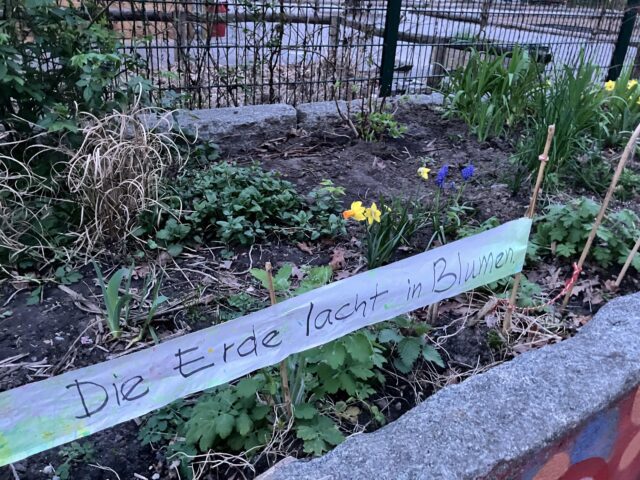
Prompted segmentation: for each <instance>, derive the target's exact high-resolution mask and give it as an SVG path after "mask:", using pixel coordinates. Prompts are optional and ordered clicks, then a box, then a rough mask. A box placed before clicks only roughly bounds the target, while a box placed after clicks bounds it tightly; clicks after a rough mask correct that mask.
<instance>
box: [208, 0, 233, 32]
mask: <svg viewBox="0 0 640 480" xmlns="http://www.w3.org/2000/svg"><path fill="white" fill-rule="evenodd" d="M228 6H229V4H228V3H227V2H220V3H216V4H215V5H209V6H208V7H207V12H209V13H210V14H212V15H218V14H222V13H227V11H228V10H229V7H228ZM226 34H227V23H226V22H210V23H209V35H210V36H211V37H217V38H221V37H224V36H225V35H226Z"/></svg>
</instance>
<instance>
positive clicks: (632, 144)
mask: <svg viewBox="0 0 640 480" xmlns="http://www.w3.org/2000/svg"><path fill="white" fill-rule="evenodd" d="M638 137H640V125H638V126H637V127H636V129H635V130H634V131H633V134H631V138H630V139H629V142H628V143H627V146H626V147H624V152H622V157H620V161H619V162H618V167H617V168H616V172H615V173H614V174H613V179H612V180H611V185H609V190H607V194H606V195H605V197H604V201H603V202H602V206H601V207H600V211H599V212H598V216H597V217H596V221H595V223H594V224H593V228H592V229H591V233H589V237H588V238H587V243H585V244H584V249H583V250H582V255H580V260H578V266H577V268H578V272H579V273H578V274H580V273H581V272H582V266H583V265H584V261H585V260H586V259H587V255H589V251H590V250H591V244H592V243H593V241H594V240H595V238H596V234H597V233H598V228H599V227H600V224H601V223H602V219H603V218H604V214H605V212H606V210H607V207H608V206H609V202H610V201H611V197H613V192H614V190H615V189H616V186H617V185H618V180H620V175H622V171H623V170H624V166H625V164H626V163H627V161H628V160H629V159H630V158H631V157H632V156H633V153H634V152H635V149H636V142H637V141H638ZM572 292H573V285H571V287H570V288H569V290H568V291H567V293H566V295H565V296H564V300H563V302H562V309H561V310H564V309H565V308H566V306H567V304H568V303H569V299H570V298H571V293H572Z"/></svg>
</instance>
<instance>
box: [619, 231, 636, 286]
mask: <svg viewBox="0 0 640 480" xmlns="http://www.w3.org/2000/svg"><path fill="white" fill-rule="evenodd" d="M638 250H640V237H638V240H637V241H636V244H635V245H634V246H633V248H632V249H631V251H630V252H629V255H628V256H627V260H626V261H625V262H624V266H623V267H622V270H620V274H619V275H618V278H616V288H618V287H619V286H620V284H621V283H622V280H623V279H624V276H625V275H626V274H627V270H628V269H629V267H630V266H631V262H633V257H635V256H636V253H638Z"/></svg>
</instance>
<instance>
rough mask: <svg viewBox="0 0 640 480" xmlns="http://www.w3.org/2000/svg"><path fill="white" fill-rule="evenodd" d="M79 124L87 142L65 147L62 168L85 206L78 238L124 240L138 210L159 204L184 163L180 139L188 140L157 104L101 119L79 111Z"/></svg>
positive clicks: (90, 242)
mask: <svg viewBox="0 0 640 480" xmlns="http://www.w3.org/2000/svg"><path fill="white" fill-rule="evenodd" d="M79 123H80V125H81V133H82V136H83V142H82V144H81V145H80V147H79V148H78V149H77V150H75V151H69V150H67V151H66V153H67V155H68V157H69V160H68V161H67V165H66V168H65V169H64V174H65V176H66V184H67V187H68V189H69V192H70V193H71V195H72V197H73V198H74V199H75V200H76V201H77V202H78V203H79V205H80V206H81V222H80V225H81V226H82V227H83V231H81V232H78V235H79V238H78V239H77V240H76V242H80V243H82V244H85V245H93V246H104V245H105V244H108V243H113V242H118V243H120V244H123V240H125V239H126V238H127V237H128V236H129V235H130V234H131V231H132V229H133V227H134V225H135V221H136V218H137V216H138V214H140V213H141V212H142V211H144V210H146V209H148V208H150V207H151V206H153V205H157V204H158V203H159V200H160V198H159V197H160V184H161V182H162V180H163V179H164V178H165V177H166V175H167V173H168V171H169V170H170V169H172V170H174V171H178V170H179V169H180V168H182V166H183V165H184V162H185V160H186V159H185V158H184V157H183V155H182V154H181V150H180V148H179V146H178V143H179V142H183V144H187V143H188V140H187V138H186V136H185V135H184V133H183V132H182V131H181V130H177V131H175V130H172V126H173V125H174V122H173V119H172V116H171V112H167V111H163V110H159V109H156V108H134V109H133V110H131V111H129V112H124V113H120V112H114V113H112V114H111V115H108V116H106V117H103V118H98V117H96V116H94V115H91V114H89V113H81V114H80V115H79ZM83 237H84V238H83Z"/></svg>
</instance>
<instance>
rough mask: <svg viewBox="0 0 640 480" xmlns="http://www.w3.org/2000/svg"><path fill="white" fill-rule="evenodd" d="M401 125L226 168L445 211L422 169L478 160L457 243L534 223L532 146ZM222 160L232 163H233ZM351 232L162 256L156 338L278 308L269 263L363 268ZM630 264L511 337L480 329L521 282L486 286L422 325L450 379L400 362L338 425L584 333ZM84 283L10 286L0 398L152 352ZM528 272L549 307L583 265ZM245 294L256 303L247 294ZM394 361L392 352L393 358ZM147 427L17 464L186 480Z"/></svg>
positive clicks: (405, 112) (241, 474) (273, 454)
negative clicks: (260, 275) (517, 157)
mask: <svg viewBox="0 0 640 480" xmlns="http://www.w3.org/2000/svg"><path fill="white" fill-rule="evenodd" d="M396 119H397V121H398V122H400V123H402V124H404V125H406V126H407V133H406V134H405V135H404V137H403V138H399V139H385V140H384V141H382V142H371V143H369V142H364V141H362V140H354V139H353V138H352V135H351V133H350V131H349V130H348V129H346V128H345V127H343V126H341V125H338V124H335V125H329V124H328V125H326V128H324V129H321V130H318V131H314V132H305V131H297V132H294V133H292V134H290V135H288V136H287V137H286V138H277V139H271V138H270V134H269V132H268V131H265V132H264V138H265V142H264V143H263V144H261V145H259V146H258V147H256V148H255V149H252V150H248V151H246V152H244V153H240V154H234V155H233V156H232V157H230V158H227V159H226V160H230V161H232V162H235V163H237V164H238V165H241V166H242V165H250V164H252V163H253V162H258V164H259V165H260V166H261V167H262V168H264V169H266V170H274V171H277V172H279V173H280V174H281V175H282V177H283V178H285V179H287V180H289V181H291V182H293V183H294V184H295V186H296V189H297V191H298V192H301V193H303V194H306V193H308V192H310V191H311V190H312V189H313V188H315V187H317V186H318V185H319V184H320V182H321V181H323V180H326V179H329V180H331V181H332V182H333V184H334V185H336V186H341V187H344V191H345V195H344V197H343V199H344V206H345V208H348V206H349V204H350V203H351V201H353V200H358V199H360V200H363V201H365V203H370V202H371V201H379V199H380V198H381V197H385V198H387V199H390V198H393V197H401V198H404V199H412V200H415V201H416V202H418V203H429V202H432V201H433V196H434V192H435V190H434V188H433V186H432V185H429V184H428V183H426V182H425V181H424V179H422V178H420V177H419V176H418V175H417V174H416V172H417V170H418V168H419V167H425V166H426V167H428V168H430V169H431V170H432V174H433V175H434V176H435V174H436V172H437V171H438V170H439V169H440V168H441V167H442V166H443V165H444V164H448V165H449V168H450V172H451V173H450V176H451V178H453V177H455V181H457V182H460V181H461V180H460V177H459V173H458V172H459V170H461V169H462V168H464V167H465V166H468V165H469V164H472V165H473V166H474V167H475V173H474V176H473V178H472V179H471V181H469V182H468V183H467V184H466V188H465V190H464V192H463V196H462V197H461V199H460V203H461V204H464V206H465V207H469V208H466V209H465V210H463V211H461V212H459V215H460V217H459V218H460V228H457V227H456V228H455V229H454V233H453V238H451V240H453V239H455V238H457V237H458V236H463V235H465V234H468V233H471V231H472V230H473V229H474V228H475V227H477V226H479V225H481V224H483V222H485V221H487V220H489V219H491V218H493V217H495V219H496V220H495V221H496V223H504V222H506V221H508V220H512V219H516V218H519V217H521V216H522V215H523V214H524V212H525V210H526V207H527V205H528V201H529V187H528V185H529V184H528V183H526V182H525V183H523V184H522V185H518V186H519V187H520V188H519V189H518V188H514V178H513V177H514V174H513V168H512V164H511V163H510V157H511V155H512V154H513V153H514V152H515V143H516V142H517V141H518V139H517V138H514V139H513V140H512V142H509V141H505V140H497V141H496V140H491V141H487V142H483V143H479V142H478V141H477V140H476V139H475V138H474V137H472V136H471V135H470V134H469V132H468V130H467V127H466V125H465V124H463V123H462V122H459V121H454V120H445V119H444V118H443V117H442V115H441V113H439V112H437V111H434V110H433V109H430V108H427V107H421V106H415V105H413V106H412V105H409V106H405V107H402V109H401V110H400V111H399V112H398V114H397V116H396ZM609 153H610V155H611V156H614V155H615V152H609ZM222 155H223V157H224V156H225V154H224V152H222ZM631 168H632V169H635V168H637V165H631ZM514 190H518V191H517V192H516V193H514ZM639 193H640V192H639V191H638V190H630V191H629V192H627V194H626V195H625V201H624V202H617V203H616V204H615V205H614V206H613V210H616V209H618V210H619V209H621V208H623V207H627V208H631V209H633V210H635V211H636V212H640V201H639V198H640V197H639ZM583 194H585V191H584V190H580V189H578V190H576V191H570V190H566V189H565V190H564V191H563V192H544V194H543V198H542V202H541V203H542V206H541V209H540V210H541V211H544V207H545V206H546V205H548V204H550V203H555V202H560V203H566V202H567V201H569V200H570V199H571V198H574V197H578V196H580V195H583ZM336 213H337V214H339V213H340V212H336ZM348 225H349V229H348V234H347V235H346V236H343V237H326V236H325V237H321V238H320V239H318V240H314V241H311V240H304V241H303V240H291V239H288V238H287V237H286V236H284V235H280V236H274V235H272V236H271V239H270V240H269V241H267V242H259V243H256V244H254V245H253V246H251V247H248V246H246V247H233V248H229V247H227V246H225V245H223V244H222V243H204V244H203V245H200V246H198V247H192V246H187V247H186V248H185V249H184V251H183V253H182V255H180V256H177V257H176V258H173V257H171V256H169V255H167V254H166V253H163V254H160V255H158V256H156V257H151V258H149V259H148V260H145V261H141V262H138V263H137V266H136V268H135V272H136V273H135V276H136V278H134V286H136V287H137V288H141V284H142V281H143V279H144V277H145V275H147V274H148V273H149V271H155V272H160V271H161V270H162V271H163V272H164V275H165V277H164V280H163V283H162V293H163V294H164V295H165V296H167V297H169V299H170V300H172V301H176V302H177V303H176V308H175V309H172V310H171V311H170V312H168V313H167V314H165V315H162V316H160V317H159V318H157V319H155V320H154V326H155V330H156V331H157V333H158V335H159V336H160V338H161V339H166V338H170V337H173V336H177V335H181V334H184V333H186V332H189V331H194V330H198V329H201V328H204V327H206V326H210V325H212V324H214V323H218V322H220V321H224V320H226V319H228V318H231V317H233V316H237V315H239V314H242V313H244V312H246V311H249V310H252V309H256V308H261V307H264V306H266V305H267V304H268V293H267V292H266V291H265V290H264V289H262V288H261V287H260V285H259V283H258V282H256V280H255V278H253V277H252V276H251V274H250V272H249V270H250V268H252V267H258V268H262V267H263V266H264V264H265V262H271V263H272V264H273V265H274V267H275V268H276V269H278V268H280V267H282V266H283V265H285V264H291V265H293V266H294V273H293V276H292V282H293V284H297V283H299V280H300V279H299V278H298V277H296V275H297V273H296V272H300V269H301V268H302V267H303V266H305V265H315V266H322V265H331V266H332V268H333V275H334V279H340V278H346V277H348V276H351V275H353V274H355V273H357V272H360V271H363V270H364V269H366V262H365V260H364V258H363V254H362V237H363V234H362V227H361V226H360V224H357V223H350V224H348ZM534 231H535V227H534ZM433 233H434V232H433V230H432V229H430V228H428V227H427V228H424V229H422V230H419V231H418V232H417V233H416V234H415V235H414V236H413V238H412V240H411V243H410V245H408V246H405V247H402V248H401V249H399V250H398V252H397V253H396V254H395V256H394V257H393V259H394V260H396V259H400V258H403V257H407V256H410V255H413V254H415V253H418V252H421V251H423V250H424V249H425V248H427V247H428V246H434V243H433ZM436 244H437V241H436ZM543 247H544V246H543ZM552 247H553V248H556V247H555V246H552ZM128 261H129V260H128V259H125V258H118V257H115V258H112V259H110V260H108V261H107V262H105V263H103V265H102V270H103V271H104V272H110V273H111V272H112V271H113V267H117V266H118V265H126V264H128ZM618 268H619V267H617V266H615V265H612V266H610V267H609V268H606V269H605V268H602V267H600V266H598V264H597V263H588V264H587V268H586V269H585V273H586V275H583V277H582V278H581V280H580V281H579V282H578V284H577V286H576V288H575V290H574V292H575V295H574V297H573V298H572V301H571V303H570V308H569V311H568V314H566V315H564V316H562V317H560V316H559V315H556V314H555V313H554V309H553V308H546V309H544V310H542V311H531V312H528V311H527V312H522V313H519V314H517V315H516V316H515V319H514V330H513V333H512V335H511V337H509V338H505V337H504V336H503V335H502V334H501V333H500V331H499V328H498V327H499V320H500V315H501V311H500V309H497V310H495V309H489V311H488V312H487V311H484V312H483V314H484V315H482V317H481V318H479V317H478V313H479V312H480V311H482V310H483V309H484V307H485V306H486V305H487V304H488V303H490V302H491V301H492V299H493V298H494V297H495V296H496V295H503V294H504V292H505V291H506V290H507V289H508V285H507V284H502V285H498V286H494V291H493V292H492V291H489V290H488V289H481V290H478V291H475V292H470V293H467V294H464V295H460V296H458V297H456V298H453V299H451V300H447V301H444V302H442V303H441V304H440V305H439V309H438V312H437V314H434V312H433V311H430V310H428V309H424V310H422V311H417V312H414V314H413V319H414V321H415V322H417V323H420V324H426V323H430V324H431V326H432V327H433V328H432V329H431V330H428V331H426V333H425V335H426V338H427V339H428V342H429V343H430V344H431V345H433V346H434V347H435V348H436V349H437V351H438V352H439V354H440V356H441V357H442V359H443V361H444V367H440V366H438V365H436V364H435V363H432V362H427V361H424V360H420V361H418V362H416V363H415V365H414V366H413V368H412V369H411V370H410V371H409V372H404V373H402V372H401V371H400V370H398V368H396V366H394V364H393V362H392V361H389V362H387V363H386V364H385V366H384V367H382V368H381V369H379V372H380V374H381V375H382V376H383V377H384V379H385V381H384V382H383V383H380V384H379V385H378V386H377V387H376V391H375V393H374V394H372V395H371V396H370V397H369V398H368V399H367V400H366V403H367V404H369V405H373V406H375V407H376V410H375V411H374V410H371V409H367V408H366V407H364V406H363V402H359V401H353V400H350V399H349V398H348V396H347V395H344V394H337V395H334V396H330V402H331V403H332V404H334V405H336V404H339V403H340V402H343V404H344V405H348V407H346V409H343V410H342V411H340V410H339V409H338V410H336V412H337V413H336V412H334V413H333V416H334V418H335V419H336V421H337V422H338V424H339V425H340V429H341V431H342V432H343V433H344V434H346V435H349V434H352V433H357V432H363V431H371V430H375V429H376V428H378V427H379V426H380V425H381V424H382V423H384V422H390V421H393V420H395V419H397V418H398V417H399V416H400V415H401V414H402V413H403V412H405V411H407V410H409V409H410V408H412V407H413V406H415V405H416V404H417V403H419V402H421V401H422V400H424V399H425V398H427V397H428V396H430V395H431V394H432V393H434V392H435V391H437V390H439V389H440V388H442V387H444V386H447V385H451V384H455V383H459V382H461V381H462V380H464V379H465V378H467V377H469V376H472V375H474V374H475V373H478V372H481V371H484V370H487V369H488V368H490V367H492V366H494V365H496V364H498V363H501V362H504V361H507V360H509V359H511V358H513V357H514V356H517V355H519V354H520V353H523V352H526V351H529V350H531V349H535V348H539V347H543V346H545V345H548V344H550V343H557V342H559V341H561V340H562V339H563V338H566V337H569V336H572V335H573V334H574V333H575V332H576V331H577V330H578V329H579V328H580V327H581V326H582V325H583V324H585V323H586V322H588V320H589V319H590V318H591V316H592V315H593V314H594V313H595V312H596V311H597V310H598V309H599V307H600V306H601V305H602V304H604V302H605V301H606V300H607V299H609V298H613V297H615V296H618V295H620V294H623V293H626V292H634V291H637V290H638V283H639V282H638V279H637V277H636V276H635V275H629V276H628V277H627V279H626V280H625V282H624V283H623V285H622V288H621V289H619V290H617V291H613V290H612V289H611V288H610V285H609V284H608V283H607V281H608V280H610V279H611V278H613V277H615V275H616V274H617V271H618ZM80 273H81V274H82V278H81V280H79V281H78V282H77V283H72V284H70V285H67V286H65V287H64V288H65V289H64V290H63V289H60V288H58V287H57V286H55V285H51V284H48V285H45V286H44V288H43V289H42V290H41V291H39V292H37V293H36V294H35V295H34V294H33V293H32V291H29V290H28V289H27V288H26V287H27V285H25V284H20V283H16V282H13V283H12V282H4V285H3V286H2V301H1V302H0V361H1V362H2V363H0V367H2V368H1V369H0V391H4V390H7V389H10V388H14V387H17V386H20V385H23V384H25V383H29V382H32V381H36V380H40V379H44V378H47V377H49V376H51V375H55V374H59V373H62V372H65V371H68V370H72V369H76V368H80V367H83V366H86V365H91V364H95V363H99V362H101V361H104V360H106V359H109V358H113V357H114V356H118V355H123V354H126V353H127V352H128V351H133V350H136V349H140V348H143V347H146V346H150V345H152V342H151V341H147V342H146V343H144V342H138V343H135V344H132V345H131V346H130V347H129V349H128V350H127V349H126V347H127V346H128V344H129V343H130V341H131V340H132V339H133V337H134V335H131V336H126V335H125V336H124V338H123V339H122V340H120V341H117V342H114V341H112V340H108V337H109V336H108V331H107V329H106V326H105V325H104V322H103V319H102V316H101V314H100V313H99V310H100V305H102V300H101V299H100V298H99V296H100V290H99V288H98V287H97V286H96V284H95V281H94V278H95V273H94V271H93V268H92V267H91V266H89V267H85V268H83V269H82V270H81V272H80ZM525 273H526V276H527V278H528V281H529V284H528V287H526V288H525V289H524V296H525V297H526V300H527V302H528V303H527V305H541V304H543V303H544V302H545V301H546V300H547V299H548V298H551V297H552V296H553V295H554V294H556V293H557V292H558V291H560V290H561V289H562V287H563V285H564V281H565V280H566V279H567V278H568V277H569V276H570V275H571V263H570V261H567V260H566V259H561V258H557V257H554V256H553V255H549V254H548V253H545V254H541V257H540V260H538V261H536V262H535V263H533V262H532V263H531V264H530V265H529V266H528V267H527V268H525ZM535 285H537V287H538V288H535V287H534V286H535ZM241 293H244V294H245V296H244V297H239V296H238V295H239V294H241ZM38 295H40V298H38ZM229 297H234V298H236V299H239V298H243V299H244V300H242V301H240V302H239V303H237V302H236V303H234V304H233V305H230V304H229V302H228V301H226V299H228V298H229ZM38 300H40V302H39V303H38ZM242 302H244V303H242ZM389 354H390V355H393V353H392V349H391V350H390V351H389ZM390 360H391V358H390ZM349 409H350V410H349ZM383 418H384V420H383ZM139 431H140V422H138V421H130V422H127V423H125V424H122V425H119V426H117V427H114V428H111V429H109V430H106V431H103V432H99V433H97V434H95V435H93V436H91V437H88V438H87V439H84V440H81V441H80V442H79V445H80V447H77V448H76V449H75V450H70V449H69V448H65V447H62V448H58V449H55V450H51V451H48V452H44V453H42V454H38V455H35V456H33V457H30V458H28V459H26V460H24V461H22V462H20V463H19V464H16V465H14V466H13V468H14V469H15V472H16V473H17V474H18V475H19V478H22V479H24V478H50V477H51V476H52V475H53V474H52V473H50V472H51V470H50V469H48V468H47V466H48V465H52V466H53V467H55V468H56V469H57V471H58V474H59V473H60V467H61V466H63V471H64V468H65V467H64V465H67V466H68V467H69V468H70V472H71V473H70V476H68V477H67V478H83V479H84V478H87V479H91V478H95V479H99V478H118V476H119V478H122V479H124V478H134V475H135V474H138V475H139V476H142V477H137V478H178V473H177V470H176V468H175V465H172V460H171V459H167V457H166V451H165V450H164V449H163V448H162V447H163V446H164V445H166V443H168V442H164V445H163V443H162V442H152V444H151V445H149V444H146V445H143V444H142V443H141V440H140V438H139ZM153 447H156V448H153ZM287 455H294V456H301V457H304V456H305V455H306V454H305V453H304V452H303V446H302V442H301V441H300V439H298V438H296V437H295V436H294V435H293V434H292V433H288V434H286V433H285V434H282V435H281V436H280V437H278V438H277V443H275V444H274V443H272V444H271V445H270V447H269V448H267V449H266V450H265V451H264V452H263V453H261V454H258V455H254V456H253V458H252V459H251V461H249V460H247V459H246V458H245V457H242V456H238V455H231V454H226V452H220V451H217V452H213V453H212V454H211V455H210V456H209V457H207V458H201V459H200V460H201V461H202V465H203V467H204V468H205V470H206V472H207V473H206V475H208V476H203V477H201V478H251V477H253V476H255V474H257V473H260V472H262V471H264V470H266V469H267V468H268V467H270V466H271V465H273V464H274V463H276V462H277V461H278V460H279V459H281V458H283V457H285V456H287ZM42 472H49V473H42ZM116 474H117V475H116ZM156 474H157V475H159V476H154V475H156ZM13 475H14V472H13V470H11V469H9V468H8V467H3V468H1V469H0V479H1V480H5V479H7V480H9V479H11V480H13V478H14V477H13Z"/></svg>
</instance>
